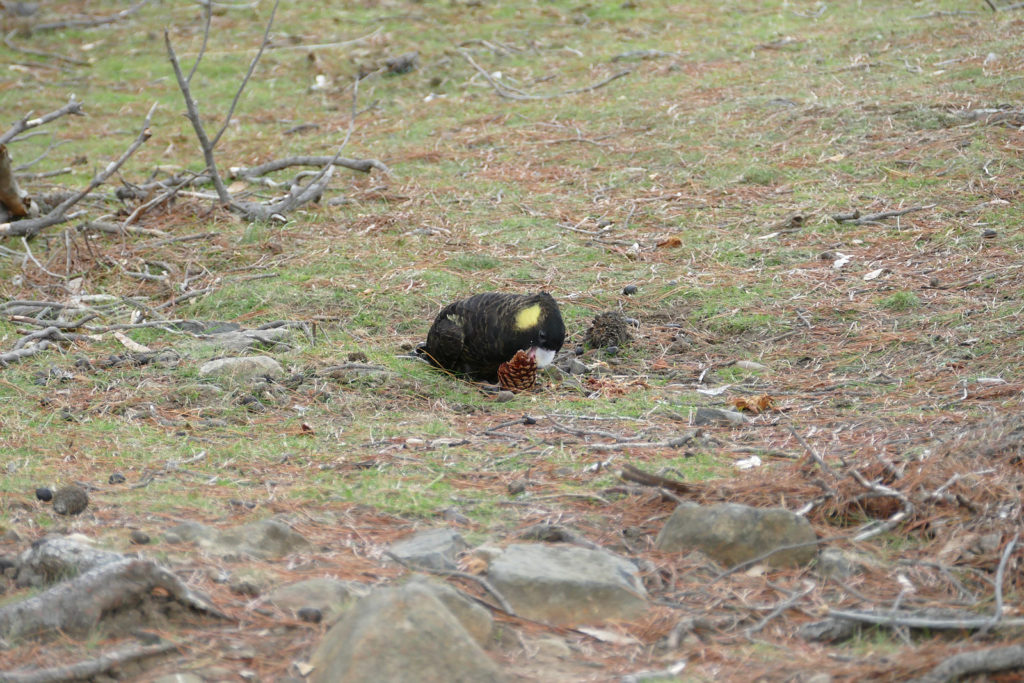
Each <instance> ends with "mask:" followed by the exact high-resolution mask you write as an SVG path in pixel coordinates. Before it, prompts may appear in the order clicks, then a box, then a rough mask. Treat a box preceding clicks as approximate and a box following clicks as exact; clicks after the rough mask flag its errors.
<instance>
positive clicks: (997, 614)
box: [981, 531, 1020, 633]
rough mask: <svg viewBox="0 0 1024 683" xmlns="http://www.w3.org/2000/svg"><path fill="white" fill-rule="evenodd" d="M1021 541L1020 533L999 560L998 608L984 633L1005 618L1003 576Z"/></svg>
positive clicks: (997, 570)
mask: <svg viewBox="0 0 1024 683" xmlns="http://www.w3.org/2000/svg"><path fill="white" fill-rule="evenodd" d="M1018 540H1020V532H1019V531H1018V532H1017V533H1016V534H1015V535H1014V537H1013V539H1012V540H1011V541H1010V542H1009V543H1007V544H1006V548H1004V549H1003V556H1002V557H1001V558H1000V559H999V567H997V568H996V580H995V593H996V595H995V597H996V606H995V609H994V610H993V613H992V619H991V621H989V623H988V625H986V626H985V627H984V628H982V629H981V632H982V633H987V632H988V631H989V630H990V629H991V628H992V627H993V626H996V625H997V624H998V623H999V622H1000V621H1001V620H1002V618H1003V576H1004V574H1005V573H1006V565H1007V563H1008V562H1009V561H1010V556H1011V555H1012V554H1013V549H1014V548H1016V547H1017V541H1018Z"/></svg>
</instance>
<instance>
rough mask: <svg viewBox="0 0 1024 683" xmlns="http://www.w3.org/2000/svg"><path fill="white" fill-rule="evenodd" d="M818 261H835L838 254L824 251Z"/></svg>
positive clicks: (819, 255)
mask: <svg viewBox="0 0 1024 683" xmlns="http://www.w3.org/2000/svg"><path fill="white" fill-rule="evenodd" d="M818 259H819V260H821V261H835V260H836V252H834V251H823V252H821V253H820V254H818Z"/></svg>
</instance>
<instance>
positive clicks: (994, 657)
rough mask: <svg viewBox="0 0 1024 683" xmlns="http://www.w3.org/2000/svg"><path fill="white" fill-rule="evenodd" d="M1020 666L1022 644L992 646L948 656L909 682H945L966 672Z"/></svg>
mask: <svg viewBox="0 0 1024 683" xmlns="http://www.w3.org/2000/svg"><path fill="white" fill-rule="evenodd" d="M1021 668H1024V645H1009V646H1007V647H992V648H989V649H987V650H974V651H973V652H961V653H960V654H957V655H953V656H952V657H948V658H947V659H944V660H943V661H942V663H941V664H939V665H938V666H936V667H935V668H934V669H932V670H931V671H929V672H928V673H926V674H925V675H924V676H921V677H920V678H915V679H912V680H911V681H910V683H946V681H955V680H959V679H960V678H961V677H962V676H966V675H968V674H978V673H991V672H995V671H1007V670H1009V669H1021Z"/></svg>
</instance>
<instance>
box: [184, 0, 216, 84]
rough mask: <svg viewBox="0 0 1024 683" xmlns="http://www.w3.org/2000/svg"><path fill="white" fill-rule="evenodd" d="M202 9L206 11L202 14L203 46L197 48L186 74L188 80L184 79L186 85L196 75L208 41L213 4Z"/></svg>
mask: <svg viewBox="0 0 1024 683" xmlns="http://www.w3.org/2000/svg"><path fill="white" fill-rule="evenodd" d="M203 7H204V8H205V10H206V11H205V12H204V13H203V44H202V45H200V46H199V54H197V55H196V61H195V62H194V63H193V64H192V69H191V70H189V72H188V78H186V79H185V82H187V83H191V82H192V77H193V76H195V75H196V69H198V68H199V62H201V61H203V55H205V54H206V44H207V42H208V41H209V40H210V19H211V17H212V16H213V3H212V2H209V1H207V2H206V3H205V4H204V5H203Z"/></svg>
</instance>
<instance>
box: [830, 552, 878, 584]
mask: <svg viewBox="0 0 1024 683" xmlns="http://www.w3.org/2000/svg"><path fill="white" fill-rule="evenodd" d="M873 564H875V562H874V561H872V560H871V559H869V558H867V557H866V556H862V555H858V554H857V553H851V552H847V551H845V550H841V549H839V548H825V549H824V550H822V551H821V552H820V553H819V554H818V565H817V567H816V569H817V572H818V574H820V575H821V576H831V577H834V578H837V579H843V578H846V577H848V576H853V575H854V574H861V573H863V571H864V568H865V567H867V566H871V565H873Z"/></svg>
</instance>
